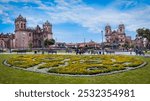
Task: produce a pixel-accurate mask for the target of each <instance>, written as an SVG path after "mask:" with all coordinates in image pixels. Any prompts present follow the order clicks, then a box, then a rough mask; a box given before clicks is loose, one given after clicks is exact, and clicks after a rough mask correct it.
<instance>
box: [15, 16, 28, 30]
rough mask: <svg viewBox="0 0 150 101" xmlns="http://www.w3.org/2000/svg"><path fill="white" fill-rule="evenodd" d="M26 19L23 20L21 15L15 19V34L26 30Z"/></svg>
mask: <svg viewBox="0 0 150 101" xmlns="http://www.w3.org/2000/svg"><path fill="white" fill-rule="evenodd" d="M26 22H27V21H26V18H23V17H22V16H21V15H19V16H18V17H17V18H16V19H15V32H16V31H25V30H26Z"/></svg>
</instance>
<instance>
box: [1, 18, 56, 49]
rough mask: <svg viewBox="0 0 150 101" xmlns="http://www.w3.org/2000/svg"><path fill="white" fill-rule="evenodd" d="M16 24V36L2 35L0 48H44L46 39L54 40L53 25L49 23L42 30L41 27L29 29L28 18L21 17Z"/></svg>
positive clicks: (16, 20)
mask: <svg viewBox="0 0 150 101" xmlns="http://www.w3.org/2000/svg"><path fill="white" fill-rule="evenodd" d="M14 23H15V34H3V33H1V34H0V48H17V49H27V48H29V47H32V48H42V46H43V45H44V40H45V39H52V35H53V33H52V24H50V23H49V22H48V21H46V22H45V23H44V24H43V27H42V28H41V27H40V26H39V25H37V26H36V27H35V28H29V27H27V20H26V18H24V17H22V16H21V15H19V16H18V17H17V18H16V19H15V22H14Z"/></svg>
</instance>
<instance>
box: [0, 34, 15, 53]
mask: <svg viewBox="0 0 150 101" xmlns="http://www.w3.org/2000/svg"><path fill="white" fill-rule="evenodd" d="M14 45H15V35H14V34H12V33H7V34H4V33H1V34H0V50H3V49H5V48H9V49H11V48H15V46H14Z"/></svg>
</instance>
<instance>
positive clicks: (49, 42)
mask: <svg viewBox="0 0 150 101" xmlns="http://www.w3.org/2000/svg"><path fill="white" fill-rule="evenodd" d="M54 44H55V40H54V39H46V40H45V41H44V46H45V47H48V46H49V45H54Z"/></svg>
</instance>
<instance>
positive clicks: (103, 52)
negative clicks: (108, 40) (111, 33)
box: [101, 31, 104, 55]
mask: <svg viewBox="0 0 150 101" xmlns="http://www.w3.org/2000/svg"><path fill="white" fill-rule="evenodd" d="M101 34H102V53H103V55H104V45H103V31H101Z"/></svg>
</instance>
